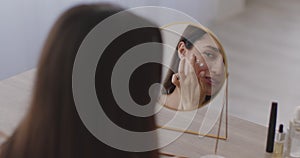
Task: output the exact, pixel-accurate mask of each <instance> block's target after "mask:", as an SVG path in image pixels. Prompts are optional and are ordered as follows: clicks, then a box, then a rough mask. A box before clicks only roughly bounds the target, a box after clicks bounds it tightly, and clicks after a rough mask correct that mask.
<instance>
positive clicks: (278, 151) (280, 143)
mask: <svg viewBox="0 0 300 158" xmlns="http://www.w3.org/2000/svg"><path fill="white" fill-rule="evenodd" d="M284 143H285V133H284V132H283V124H280V126H279V130H278V132H277V133H276V136H275V144H274V151H273V158H282V157H283V151H284Z"/></svg>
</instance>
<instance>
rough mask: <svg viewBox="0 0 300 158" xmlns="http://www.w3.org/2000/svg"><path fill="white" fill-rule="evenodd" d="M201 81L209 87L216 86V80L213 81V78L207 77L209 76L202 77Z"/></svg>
mask: <svg viewBox="0 0 300 158" xmlns="http://www.w3.org/2000/svg"><path fill="white" fill-rule="evenodd" d="M203 80H204V82H206V83H207V84H209V85H213V86H214V85H217V84H218V81H217V80H215V79H213V78H211V77H209V76H205V77H203Z"/></svg>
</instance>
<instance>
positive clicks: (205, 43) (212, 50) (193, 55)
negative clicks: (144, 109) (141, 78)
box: [159, 24, 227, 111]
mask: <svg viewBox="0 0 300 158" xmlns="http://www.w3.org/2000/svg"><path fill="white" fill-rule="evenodd" d="M169 28H170V26H168V27H164V28H163V29H169ZM172 31H174V30H172ZM175 32H177V31H176V30H175ZM180 35H181V36H180V38H179V40H178V41H176V43H175V45H174V53H173V54H172V57H171V61H170V67H169V69H168V70H167V72H166V74H165V75H164V78H163V90H162V94H161V97H160V100H159V102H160V104H162V105H164V106H165V107H167V108H169V109H172V110H179V111H189V110H194V109H197V108H200V107H203V106H204V105H206V104H207V103H209V102H210V101H212V100H213V99H214V98H215V97H216V96H217V95H218V94H219V92H220V90H221V88H222V87H223V85H224V83H225V81H226V78H227V60H226V56H225V53H224V49H223V47H222V45H221V44H220V42H219V40H218V39H217V38H216V36H215V35H214V34H213V33H212V32H211V31H209V30H208V29H207V28H205V27H203V26H198V25H192V24H188V25H185V28H184V30H183V33H181V34H180ZM169 58H170V57H169Z"/></svg>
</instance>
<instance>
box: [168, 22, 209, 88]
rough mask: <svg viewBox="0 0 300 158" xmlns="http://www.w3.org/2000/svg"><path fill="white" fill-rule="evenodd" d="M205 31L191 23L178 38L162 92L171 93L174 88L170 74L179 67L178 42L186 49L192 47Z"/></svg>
mask: <svg viewBox="0 0 300 158" xmlns="http://www.w3.org/2000/svg"><path fill="white" fill-rule="evenodd" d="M206 33H207V32H205V31H204V30H202V29H201V28H199V27H196V26H193V25H188V26H187V27H186V28H185V30H184V32H183V34H182V36H181V37H180V39H179V42H178V43H177V46H176V50H175V52H174V55H173V57H172V61H171V67H170V69H169V70H168V71H167V74H166V77H165V79H164V81H163V86H164V89H163V90H162V93H163V94H171V93H173V91H174V90H175V88H176V86H175V85H174V84H173V83H172V76H173V74H175V73H176V72H174V71H173V70H176V71H177V70H178V67H179V62H180V58H179V56H178V53H177V51H178V44H179V43H180V42H184V44H185V47H186V48H187V49H189V50H190V49H192V48H193V46H194V43H195V42H196V41H198V40H200V39H201V38H202V37H203V35H205V34H206Z"/></svg>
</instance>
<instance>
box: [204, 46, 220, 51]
mask: <svg viewBox="0 0 300 158" xmlns="http://www.w3.org/2000/svg"><path fill="white" fill-rule="evenodd" d="M206 47H207V48H209V49H212V50H213V51H215V52H220V50H219V49H218V48H216V47H214V46H210V45H208V46H206Z"/></svg>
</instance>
